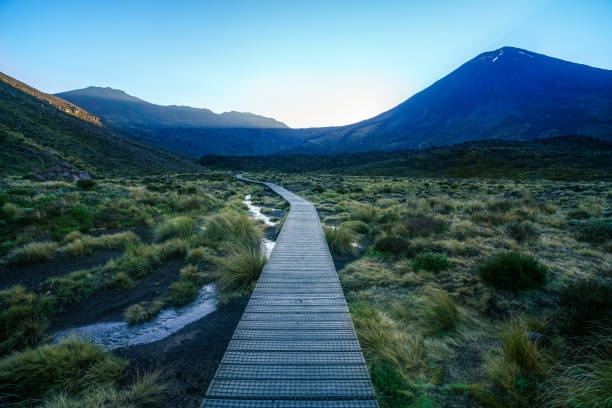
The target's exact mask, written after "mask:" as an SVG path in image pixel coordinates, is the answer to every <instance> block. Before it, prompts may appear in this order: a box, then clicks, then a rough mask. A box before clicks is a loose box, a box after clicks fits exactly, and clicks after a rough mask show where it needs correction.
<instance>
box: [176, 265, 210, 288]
mask: <svg viewBox="0 0 612 408" xmlns="http://www.w3.org/2000/svg"><path fill="white" fill-rule="evenodd" d="M180 274H181V280H184V281H189V282H192V283H193V284H194V285H197V286H201V285H202V284H203V283H204V280H205V276H204V274H203V273H202V272H200V271H199V270H198V267H197V266H194V265H187V266H185V267H184V268H182V269H181V271H180Z"/></svg>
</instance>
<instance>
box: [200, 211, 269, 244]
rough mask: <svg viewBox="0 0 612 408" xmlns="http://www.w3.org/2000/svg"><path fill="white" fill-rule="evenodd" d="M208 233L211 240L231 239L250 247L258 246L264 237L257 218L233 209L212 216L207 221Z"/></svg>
mask: <svg viewBox="0 0 612 408" xmlns="http://www.w3.org/2000/svg"><path fill="white" fill-rule="evenodd" d="M206 235H207V236H208V237H209V239H210V240H211V241H215V242H220V241H230V242H235V243H237V244H241V245H245V246H249V247H258V246H259V245H260V242H261V239H262V237H263V233H262V230H261V228H260V227H259V225H257V223H256V221H255V220H253V219H251V218H250V217H249V216H248V215H247V214H245V213H241V212H238V211H236V210H232V209H225V210H223V211H221V212H219V213H218V214H215V215H214V216H212V217H211V218H210V219H209V220H208V223H207V227H206Z"/></svg>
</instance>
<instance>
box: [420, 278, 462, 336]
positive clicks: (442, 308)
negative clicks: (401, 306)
mask: <svg viewBox="0 0 612 408" xmlns="http://www.w3.org/2000/svg"><path fill="white" fill-rule="evenodd" d="M425 296H426V298H425V303H424V309H423V317H424V319H425V323H426V326H427V328H428V331H429V332H430V333H439V332H443V331H448V330H452V329H453V328H455V325H456V324H457V322H458V321H459V307H458V306H457V304H456V303H455V301H454V300H453V298H452V297H451V296H450V295H449V294H448V292H446V291H444V290H442V289H433V288H429V289H428V290H427V291H426V292H425Z"/></svg>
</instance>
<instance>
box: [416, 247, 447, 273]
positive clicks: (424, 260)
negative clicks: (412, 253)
mask: <svg viewBox="0 0 612 408" xmlns="http://www.w3.org/2000/svg"><path fill="white" fill-rule="evenodd" d="M450 265H451V263H450V261H449V260H448V259H446V257H445V256H444V255H442V254H436V253H434V252H421V253H420V254H418V255H417V256H416V257H415V258H414V262H413V266H414V269H424V270H426V271H429V272H440V271H441V270H443V269H447V268H449V267H450Z"/></svg>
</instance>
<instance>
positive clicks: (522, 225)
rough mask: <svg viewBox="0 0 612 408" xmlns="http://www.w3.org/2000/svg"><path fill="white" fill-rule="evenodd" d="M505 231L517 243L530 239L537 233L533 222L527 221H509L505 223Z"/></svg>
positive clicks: (535, 236)
mask: <svg viewBox="0 0 612 408" xmlns="http://www.w3.org/2000/svg"><path fill="white" fill-rule="evenodd" d="M506 231H507V232H508V235H510V237H511V238H512V239H514V240H515V241H516V242H518V243H523V242H528V241H532V240H534V239H535V238H537V236H538V235H539V232H538V230H537V229H536V228H535V227H534V226H533V224H531V223H528V222H511V223H509V224H508V225H506Z"/></svg>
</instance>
